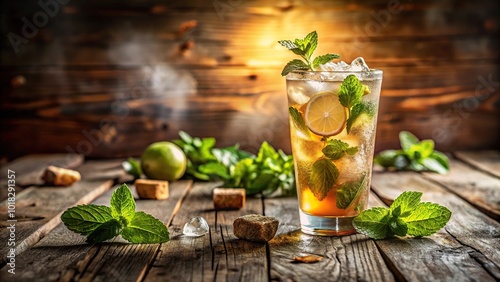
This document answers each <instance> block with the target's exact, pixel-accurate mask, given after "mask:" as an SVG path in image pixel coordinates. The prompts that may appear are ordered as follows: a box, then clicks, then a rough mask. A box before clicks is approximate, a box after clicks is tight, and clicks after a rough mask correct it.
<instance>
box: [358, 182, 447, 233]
mask: <svg viewBox="0 0 500 282" xmlns="http://www.w3.org/2000/svg"><path fill="white" fill-rule="evenodd" d="M421 197H422V193H421V192H413V191H407V192H403V193H402V194H401V195H400V196H399V197H397V198H396V200H394V202H393V203H392V205H391V206H390V208H384V207H376V208H372V209H369V210H365V211H363V212H361V213H360V214H359V215H358V216H356V217H355V218H354V220H353V221H352V224H353V225H354V228H356V230H357V231H358V232H359V233H362V234H365V235H366V236H368V237H370V238H373V239H386V238H390V237H393V236H394V235H396V236H406V235H412V236H428V235H431V234H434V233H436V232H437V231H438V230H439V229H441V228H443V227H444V226H445V225H446V223H447V222H448V220H450V217H451V211H450V210H449V209H447V208H446V207H443V206H440V205H438V204H435V203H429V202H420V199H421Z"/></svg>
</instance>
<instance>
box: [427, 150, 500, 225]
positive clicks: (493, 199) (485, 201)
mask: <svg viewBox="0 0 500 282" xmlns="http://www.w3.org/2000/svg"><path fill="white" fill-rule="evenodd" d="M423 177H424V178H427V179H430V180H432V181H435V182H437V183H439V184H441V185H443V186H444V187H446V188H447V189H449V190H450V191H452V192H453V193H455V194H457V195H458V196H460V197H462V198H463V199H464V200H466V201H468V202H469V203H470V204H472V205H473V206H475V207H476V208H478V209H479V210H480V211H482V212H483V213H485V214H487V215H488V216H490V217H492V218H493V219H496V220H497V221H499V220H500V179H499V178H498V177H494V176H491V175H488V174H485V173H482V172H480V171H478V170H476V169H474V168H472V167H470V166H468V165H466V164H464V163H462V162H460V161H457V160H455V159H450V172H449V173H448V174H446V175H440V174H436V173H424V174H423Z"/></svg>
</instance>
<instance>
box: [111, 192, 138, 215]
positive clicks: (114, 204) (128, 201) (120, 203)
mask: <svg viewBox="0 0 500 282" xmlns="http://www.w3.org/2000/svg"><path fill="white" fill-rule="evenodd" d="M110 205H111V215H112V216H113V218H116V219H121V217H123V218H124V219H125V220H127V221H130V220H131V219H132V217H133V216H134V213H135V201H134V196H132V192H130V189H129V188H128V186H127V185H126V184H122V186H120V188H118V189H116V190H115V191H114V192H113V195H111V201H110Z"/></svg>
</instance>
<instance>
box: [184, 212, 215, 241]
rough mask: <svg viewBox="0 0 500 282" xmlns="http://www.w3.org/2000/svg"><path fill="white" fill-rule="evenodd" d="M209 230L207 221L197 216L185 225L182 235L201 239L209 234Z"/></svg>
mask: <svg viewBox="0 0 500 282" xmlns="http://www.w3.org/2000/svg"><path fill="white" fill-rule="evenodd" d="M208 230H209V227H208V223H207V221H206V220H205V219H204V218H203V217H201V216H196V217H193V218H191V219H190V220H189V221H188V222H186V224H184V228H183V229H182V233H183V234H184V235H186V236H189V237H200V236H203V235H205V234H207V233H208Z"/></svg>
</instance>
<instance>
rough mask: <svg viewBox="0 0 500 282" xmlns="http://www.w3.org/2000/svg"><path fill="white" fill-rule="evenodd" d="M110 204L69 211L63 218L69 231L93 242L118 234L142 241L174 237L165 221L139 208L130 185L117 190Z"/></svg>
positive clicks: (82, 207)
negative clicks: (138, 209) (139, 210)
mask: <svg viewBox="0 0 500 282" xmlns="http://www.w3.org/2000/svg"><path fill="white" fill-rule="evenodd" d="M110 206H111V207H107V206H98V205H92V204H90V205H80V206H76V207H73V208H70V209H68V210H66V211H65V212H64V213H63V214H62V215H61V220H62V222H63V223H64V225H66V227H67V228H68V229H69V230H71V231H73V232H76V233H79V234H82V235H84V236H87V242H89V243H99V242H103V241H106V240H109V239H112V238H114V237H115V236H117V235H122V237H123V238H124V239H125V240H127V241H129V242H131V243H138V244H152V243H164V242H167V241H168V240H169V239H170V238H169V233H168V229H167V227H166V226H165V224H163V223H162V222H161V221H160V220H158V219H156V218H155V217H153V216H152V215H149V214H147V213H144V212H136V211H135V201H134V198H133V196H132V193H131V192H130V189H129V188H128V186H127V185H126V184H123V185H122V186H120V188H118V189H116V191H115V192H113V195H112V196H111V201H110Z"/></svg>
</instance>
